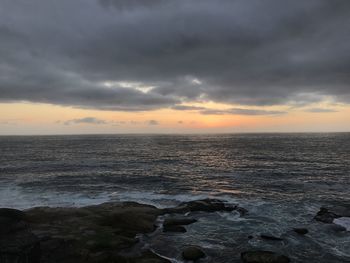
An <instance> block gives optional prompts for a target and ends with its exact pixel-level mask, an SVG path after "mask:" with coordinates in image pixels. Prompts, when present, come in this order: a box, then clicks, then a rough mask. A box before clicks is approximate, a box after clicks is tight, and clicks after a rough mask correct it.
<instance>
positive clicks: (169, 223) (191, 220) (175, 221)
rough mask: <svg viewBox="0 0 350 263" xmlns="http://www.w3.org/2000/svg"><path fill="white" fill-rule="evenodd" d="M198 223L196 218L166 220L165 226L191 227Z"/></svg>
mask: <svg viewBox="0 0 350 263" xmlns="http://www.w3.org/2000/svg"><path fill="white" fill-rule="evenodd" d="M195 222H197V220H196V219H194V218H185V217H184V218H166V219H165V220H164V223H163V226H178V225H190V224H193V223H195Z"/></svg>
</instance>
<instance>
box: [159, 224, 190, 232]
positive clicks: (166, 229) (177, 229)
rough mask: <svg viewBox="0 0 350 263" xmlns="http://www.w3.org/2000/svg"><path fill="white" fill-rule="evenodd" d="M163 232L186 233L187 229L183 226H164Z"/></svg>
mask: <svg viewBox="0 0 350 263" xmlns="http://www.w3.org/2000/svg"><path fill="white" fill-rule="evenodd" d="M163 232H175V233H186V228H184V227H183V226H176V225H175V226H173V225H170V226H163Z"/></svg>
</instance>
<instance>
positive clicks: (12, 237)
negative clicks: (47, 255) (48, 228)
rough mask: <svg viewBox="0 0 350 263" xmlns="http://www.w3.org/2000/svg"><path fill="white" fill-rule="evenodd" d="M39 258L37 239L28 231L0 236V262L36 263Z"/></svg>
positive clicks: (39, 251)
mask: <svg viewBox="0 0 350 263" xmlns="http://www.w3.org/2000/svg"><path fill="white" fill-rule="evenodd" d="M40 257H41V249H40V243H39V239H38V238H37V237H36V236H35V235H34V234H32V233H31V232H30V231H29V230H28V229H22V230H21V231H16V232H15V233H9V234H7V235H5V234H2V235H0V262H6V263H17V262H18V263H22V262H23V263H24V262H25V263H37V262H39V261H40Z"/></svg>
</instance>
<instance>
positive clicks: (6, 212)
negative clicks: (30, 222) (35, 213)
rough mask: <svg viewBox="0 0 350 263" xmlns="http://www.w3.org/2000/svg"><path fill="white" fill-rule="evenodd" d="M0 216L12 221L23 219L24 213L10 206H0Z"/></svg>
mask: <svg viewBox="0 0 350 263" xmlns="http://www.w3.org/2000/svg"><path fill="white" fill-rule="evenodd" d="M0 217H5V218H8V219H11V220H13V221H21V220H24V219H25V213H24V212H23V211H20V210H17V209H12V208H0Z"/></svg>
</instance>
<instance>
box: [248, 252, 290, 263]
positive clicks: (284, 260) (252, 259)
mask: <svg viewBox="0 0 350 263" xmlns="http://www.w3.org/2000/svg"><path fill="white" fill-rule="evenodd" d="M241 259H242V261H243V262H244V263H289V262H290V259H289V258H288V257H286V256H283V255H280V254H277V253H274V252H271V251H247V252H243V253H241Z"/></svg>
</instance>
